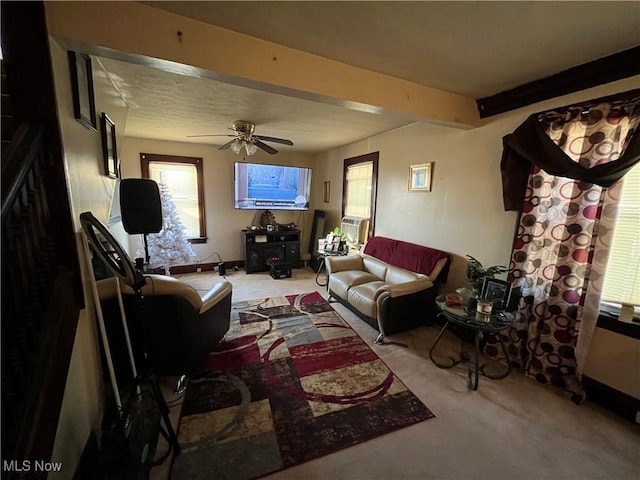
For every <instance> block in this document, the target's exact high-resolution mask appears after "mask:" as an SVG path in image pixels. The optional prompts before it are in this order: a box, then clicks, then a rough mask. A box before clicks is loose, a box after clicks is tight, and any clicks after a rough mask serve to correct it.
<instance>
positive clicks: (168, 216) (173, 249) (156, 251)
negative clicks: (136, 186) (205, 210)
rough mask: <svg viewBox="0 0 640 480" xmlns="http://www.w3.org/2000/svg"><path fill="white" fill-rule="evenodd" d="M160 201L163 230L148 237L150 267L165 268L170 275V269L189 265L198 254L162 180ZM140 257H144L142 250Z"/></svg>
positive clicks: (159, 185)
mask: <svg viewBox="0 0 640 480" xmlns="http://www.w3.org/2000/svg"><path fill="white" fill-rule="evenodd" d="M158 187H159V189H160V200H161V201H162V230H160V231H159V232H158V233H152V234H150V235H148V237H147V239H148V242H149V267H150V268H158V267H164V269H165V272H167V274H169V267H171V266H172V265H181V264H185V263H189V262H190V261H191V260H192V259H193V258H195V256H196V254H195V252H194V251H193V248H191V244H190V243H189V240H187V236H186V235H185V228H184V225H183V224H182V222H181V221H180V216H179V215H178V209H177V208H176V204H175V202H174V201H173V196H172V195H171V192H170V191H169V188H168V187H167V186H166V185H165V183H164V182H163V181H162V179H161V180H160V183H159V184H158ZM137 255H138V256H143V255H144V252H141V251H140V250H139V251H138V253H137Z"/></svg>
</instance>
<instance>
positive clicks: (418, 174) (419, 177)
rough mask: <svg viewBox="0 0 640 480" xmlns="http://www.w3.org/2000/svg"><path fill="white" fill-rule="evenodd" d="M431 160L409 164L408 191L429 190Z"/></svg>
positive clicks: (431, 173)
mask: <svg viewBox="0 0 640 480" xmlns="http://www.w3.org/2000/svg"><path fill="white" fill-rule="evenodd" d="M432 176H433V162H430V163H420V164H418V165H410V166H409V191H410V192H430V191H431V177H432Z"/></svg>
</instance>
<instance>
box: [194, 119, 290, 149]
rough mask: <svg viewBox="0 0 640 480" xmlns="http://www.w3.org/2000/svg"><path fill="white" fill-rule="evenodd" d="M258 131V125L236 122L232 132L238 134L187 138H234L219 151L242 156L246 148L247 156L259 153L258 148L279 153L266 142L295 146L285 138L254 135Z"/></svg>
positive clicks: (232, 125) (245, 121) (243, 121)
mask: <svg viewBox="0 0 640 480" xmlns="http://www.w3.org/2000/svg"><path fill="white" fill-rule="evenodd" d="M255 129H256V125H255V124H254V123H252V122H249V121H247V120H236V121H235V122H233V123H232V124H231V130H233V131H234V132H236V133H235V134H227V135H224V134H223V135H187V138H195V137H234V138H233V140H229V141H228V142H227V143H225V144H224V145H222V146H221V147H220V148H219V150H226V149H227V148H231V150H232V151H233V153H236V154H240V152H241V151H242V149H243V148H244V150H245V152H247V155H253V154H254V153H256V152H257V151H258V148H260V149H262V150H264V151H265V152H267V153H271V154H274V153H278V151H277V150H276V149H275V148H273V147H272V146H271V145H267V144H266V143H264V142H273V143H281V144H283V145H290V146H293V142H292V141H291V140H286V139H284V138H275V137H265V136H264V135H254V134H253V132H254V131H255Z"/></svg>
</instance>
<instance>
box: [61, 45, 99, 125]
mask: <svg viewBox="0 0 640 480" xmlns="http://www.w3.org/2000/svg"><path fill="white" fill-rule="evenodd" d="M68 57H69V72H70V73H71V94H72V95H73V114H74V117H75V119H76V120H78V121H79V122H80V123H81V124H82V125H84V126H85V127H87V128H88V129H89V130H93V131H97V130H98V125H97V120H96V104H95V99H94V96H93V70H92V69H91V57H90V56H89V55H85V54H83V53H76V52H72V51H71V50H70V51H69V52H68Z"/></svg>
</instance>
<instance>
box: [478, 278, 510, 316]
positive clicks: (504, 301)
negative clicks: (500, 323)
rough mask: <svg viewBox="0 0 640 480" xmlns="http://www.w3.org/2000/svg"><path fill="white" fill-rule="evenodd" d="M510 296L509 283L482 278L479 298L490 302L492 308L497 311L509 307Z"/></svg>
mask: <svg viewBox="0 0 640 480" xmlns="http://www.w3.org/2000/svg"><path fill="white" fill-rule="evenodd" d="M510 295H511V284H510V283H509V282H507V281H505V280H498V279H497V278H490V277H485V278H484V283H483V284H482V292H481V293H480V298H484V299H486V300H491V301H492V302H493V306H494V308H496V309H498V310H499V309H503V308H505V307H506V306H507V305H509V296H510Z"/></svg>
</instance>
